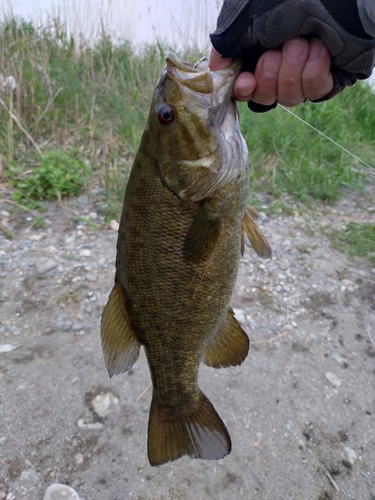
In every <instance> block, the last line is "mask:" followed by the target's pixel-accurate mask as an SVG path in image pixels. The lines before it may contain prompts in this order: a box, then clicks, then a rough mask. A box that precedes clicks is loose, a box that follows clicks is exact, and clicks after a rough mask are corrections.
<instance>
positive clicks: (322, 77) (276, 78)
mask: <svg viewBox="0 0 375 500" xmlns="http://www.w3.org/2000/svg"><path fill="white" fill-rule="evenodd" d="M231 63H232V59H230V58H222V57H221V55H220V54H219V52H218V51H217V50H216V49H215V48H212V50H211V54H210V58H209V67H210V69H211V70H212V71H216V70H220V69H225V68H227V67H229V66H230V65H231ZM330 66H331V57H330V55H329V52H328V50H327V49H326V47H325V46H324V45H323V42H322V41H321V40H320V39H318V38H313V39H311V40H310V41H307V40H306V39H305V38H293V39H291V40H288V41H287V42H285V43H284V45H283V48H282V50H281V51H279V50H268V51H266V52H265V53H264V54H263V55H262V56H261V57H260V58H259V60H258V62H257V65H256V69H255V73H254V74H252V73H250V72H243V73H241V74H240V75H239V76H238V78H237V80H236V82H235V85H234V90H233V97H234V99H236V100H237V101H247V102H248V101H252V102H254V103H256V104H260V105H263V106H270V105H272V104H273V103H274V102H275V101H278V103H280V104H282V105H283V106H289V107H292V106H296V105H298V104H300V103H301V102H303V101H304V100H305V99H308V100H310V101H315V100H318V99H321V98H322V97H324V96H325V95H327V94H328V93H329V92H330V91H331V90H332V86H333V78H332V74H331V72H330Z"/></svg>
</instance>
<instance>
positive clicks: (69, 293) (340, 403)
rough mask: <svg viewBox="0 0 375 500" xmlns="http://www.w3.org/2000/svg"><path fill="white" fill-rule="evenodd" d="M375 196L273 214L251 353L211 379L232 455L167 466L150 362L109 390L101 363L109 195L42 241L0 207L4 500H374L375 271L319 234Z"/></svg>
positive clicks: (93, 199) (250, 281)
mask: <svg viewBox="0 0 375 500" xmlns="http://www.w3.org/2000/svg"><path fill="white" fill-rule="evenodd" d="M374 194H375V190H374V189H373V188H372V189H369V190H368V191H367V192H366V193H364V194H358V193H354V194H352V195H350V196H349V195H348V196H344V197H343V199H342V200H341V201H340V202H339V203H338V204H337V205H335V206H332V207H327V206H320V207H319V206H318V207H317V208H316V209H314V210H311V211H309V210H307V209H305V208H304V209H302V212H301V213H299V214H296V215H294V216H282V215H270V216H268V215H263V216H262V218H261V221H260V225H261V227H262V229H263V230H264V232H265V234H266V235H267V237H268V239H269V241H270V243H271V245H272V247H273V252H274V257H273V259H272V261H262V260H260V259H258V258H257V257H256V256H255V254H254V252H253V251H252V249H251V248H246V251H245V256H244V258H243V259H242V262H241V268H240V273H239V277H238V283H237V286H236V290H235V293H234V297H233V306H234V307H235V308H236V315H237V317H238V319H239V320H240V321H241V322H242V324H243V327H244V329H245V330H246V331H247V333H248V335H249V337H250V339H251V350H250V352H249V356H248V358H247V359H246V361H245V362H244V364H243V365H242V366H241V367H238V368H229V369H228V368H227V369H221V370H214V369H210V368H208V367H206V366H202V368H201V371H200V385H201V387H202V389H203V391H204V392H205V394H206V395H207V396H208V397H209V398H210V400H211V401H212V403H213V404H214V406H215V408H216V410H217V411H218V413H219V415H220V416H221V417H222V419H223V420H224V422H225V424H226V425H227V427H228V430H229V432H230V434H231V438H232V447H233V449H232V453H231V454H230V455H229V456H227V457H226V458H224V459H221V460H218V461H213V462H212V461H201V460H189V459H188V458H183V459H180V460H178V461H177V462H175V463H171V464H167V465H163V466H161V467H157V468H153V467H151V466H150V465H149V463H148V460H147V451H146V445H147V442H146V441H147V421H148V411H149V404H150V399H151V390H150V387H149V384H150V376H149V372H148V367H147V363H146V360H145V356H144V354H142V355H141V357H140V359H139V360H138V362H137V363H136V364H135V366H134V367H133V369H132V370H130V371H129V372H128V373H126V374H122V375H118V376H115V377H113V378H112V379H110V378H109V377H108V374H107V371H106V368H105V366H104V360H103V355H102V350H101V344H100V335H99V324H100V316H101V313H102V310H103V306H104V304H105V302H106V299H107V296H108V293H109V291H110V289H111V285H112V281H113V276H114V260H115V245H116V238H117V234H116V232H115V231H114V230H113V229H110V228H109V227H108V225H106V224H105V223H104V221H103V218H102V216H101V215H98V214H99V213H100V207H101V206H102V205H103V203H105V200H104V198H102V197H101V195H102V193H101V192H100V190H93V191H91V192H88V193H86V194H85V195H82V196H80V197H79V198H77V199H74V200H70V201H69V202H65V203H64V204H63V205H58V204H50V205H49V206H48V211H47V212H45V213H44V214H41V216H42V217H43V218H44V220H45V227H42V228H40V229H36V228H35V225H34V226H33V227H31V226H32V223H33V217H34V215H33V214H30V213H28V214H26V215H18V216H16V217H13V216H12V215H11V208H12V205H11V204H9V203H7V202H6V201H5V200H4V199H3V200H0V218H1V219H2V225H3V227H4V228H7V229H8V230H10V231H12V232H13V234H14V237H13V239H7V238H6V237H5V234H4V233H2V232H0V351H1V352H0V499H7V500H19V499H23V498H25V499H27V500H42V499H43V497H44V495H45V492H46V489H47V487H48V486H49V485H51V484H53V483H62V484H66V485H70V486H71V487H72V488H74V489H75V491H76V492H77V493H78V495H79V497H80V498H81V499H84V500H127V499H132V500H146V499H153V500H157V499H158V500H169V499H170V500H179V499H181V500H187V499H195V500H203V499H215V500H224V499H225V500H237V499H239V498H249V499H259V500H292V499H293V500H297V499H298V500H328V499H340V500H346V499H355V500H374V499H375V391H374V387H375V269H371V266H370V264H369V263H368V261H366V260H365V259H363V260H361V259H357V260H353V261H352V260H348V259H347V258H346V257H345V256H344V255H343V254H342V253H340V252H338V251H336V250H333V249H332V248H331V246H330V242H329V239H328V237H327V235H326V232H325V231H322V228H333V227H335V228H342V227H344V226H345V224H347V223H348V222H349V221H351V220H353V221H361V220H368V221H373V222H374V221H375V206H374V205H375V202H374V199H375V197H374ZM264 204H265V205H267V200H264ZM77 216H80V218H77ZM82 218H86V219H87V220H90V221H91V222H90V223H89V224H87V223H85V222H84V221H83V219H82ZM95 225H96V226H97V228H95ZM59 498H62V497H59ZM72 498H73V497H72Z"/></svg>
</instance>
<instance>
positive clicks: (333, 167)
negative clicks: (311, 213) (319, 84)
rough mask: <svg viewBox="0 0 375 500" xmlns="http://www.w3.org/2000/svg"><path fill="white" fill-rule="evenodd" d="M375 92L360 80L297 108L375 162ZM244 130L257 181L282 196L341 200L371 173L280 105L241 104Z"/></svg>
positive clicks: (370, 161) (358, 154) (333, 135)
mask: <svg viewBox="0 0 375 500" xmlns="http://www.w3.org/2000/svg"><path fill="white" fill-rule="evenodd" d="M374 109H375V95H374V94H373V93H372V91H371V89H370V87H369V85H368V84H367V83H366V82H358V83H357V84H356V85H355V86H354V87H352V88H348V89H346V90H345V91H344V92H343V93H342V94H341V95H339V96H337V97H336V98H335V99H333V100H331V101H327V102H324V103H321V104H313V103H309V102H308V103H305V104H303V105H301V106H298V107H296V108H294V109H293V112H294V113H295V114H297V115H298V116H299V117H301V118H302V119H303V120H305V121H307V122H308V123H310V124H311V125H312V126H314V127H315V128H317V129H318V130H320V131H321V132H323V133H324V134H326V135H328V136H329V137H330V138H332V139H333V140H334V141H336V142H338V143H339V144H341V145H342V146H343V147H345V148H346V149H348V150H349V151H351V152H352V153H354V154H355V155H356V156H358V157H360V158H361V159H363V160H364V161H366V162H367V163H369V164H370V165H375V114H374V112H373V110H374ZM240 113H241V130H242V133H243V135H244V137H245V139H246V142H247V143H248V146H249V151H250V158H251V162H252V167H253V168H252V173H251V181H252V183H253V185H254V186H255V189H257V188H259V186H261V187H262V190H266V191H267V192H268V193H270V194H272V195H273V196H275V197H279V196H280V195H282V194H284V193H289V194H291V195H293V197H294V198H295V199H296V200H299V201H302V202H305V203H306V202H308V201H309V200H310V199H311V198H315V199H319V200H323V201H325V202H332V201H335V200H336V199H337V198H338V197H339V196H341V195H342V193H343V192H345V189H346V188H350V189H359V188H361V186H362V185H363V182H364V177H365V176H366V175H367V174H368V173H369V171H368V170H366V168H365V167H362V166H361V164H360V163H359V162H358V161H357V160H355V159H354V158H353V157H351V156H350V155H348V154H347V153H345V152H344V151H342V149H340V148H339V147H337V146H336V145H334V144H332V143H331V142H330V141H328V140H327V139H325V138H324V137H322V136H321V135H319V134H318V133H317V132H315V131H314V130H312V129H311V128H309V127H308V126H307V125H305V124H304V123H302V122H301V121H299V120H298V119H297V118H295V117H293V116H291V115H290V114H289V113H287V111H285V110H284V109H282V108H281V107H278V108H277V109H275V110H274V111H271V112H268V113H265V114H261V115H256V114H253V113H249V111H248V109H247V106H246V104H241V105H240Z"/></svg>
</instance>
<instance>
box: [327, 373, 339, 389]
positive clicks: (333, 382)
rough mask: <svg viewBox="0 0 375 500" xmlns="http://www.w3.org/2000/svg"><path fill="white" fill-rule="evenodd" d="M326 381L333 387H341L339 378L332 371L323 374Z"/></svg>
mask: <svg viewBox="0 0 375 500" xmlns="http://www.w3.org/2000/svg"><path fill="white" fill-rule="evenodd" d="M324 376H325V378H326V379H327V380H328V382H329V383H330V384H331V385H332V386H333V387H335V388H338V387H341V380H340V379H339V378H338V376H337V375H335V374H334V373H332V372H327V373H325V374H324Z"/></svg>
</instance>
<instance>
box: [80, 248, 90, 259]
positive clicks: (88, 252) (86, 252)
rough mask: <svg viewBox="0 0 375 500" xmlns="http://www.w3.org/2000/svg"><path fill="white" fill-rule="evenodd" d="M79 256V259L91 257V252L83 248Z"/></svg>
mask: <svg viewBox="0 0 375 500" xmlns="http://www.w3.org/2000/svg"><path fill="white" fill-rule="evenodd" d="M79 255H80V256H81V257H91V250H90V249H89V248H84V249H83V250H81V251H80V253H79Z"/></svg>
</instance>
